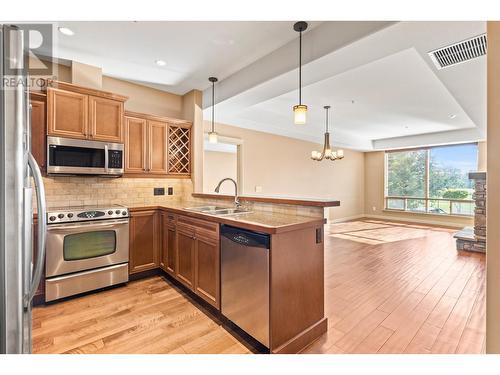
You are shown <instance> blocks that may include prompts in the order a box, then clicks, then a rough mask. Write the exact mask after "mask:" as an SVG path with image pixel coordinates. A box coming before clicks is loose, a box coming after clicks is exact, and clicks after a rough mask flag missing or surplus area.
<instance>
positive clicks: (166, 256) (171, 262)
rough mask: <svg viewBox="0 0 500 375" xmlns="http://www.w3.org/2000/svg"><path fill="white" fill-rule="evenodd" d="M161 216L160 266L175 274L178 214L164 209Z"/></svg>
mask: <svg viewBox="0 0 500 375" xmlns="http://www.w3.org/2000/svg"><path fill="white" fill-rule="evenodd" d="M160 217H161V228H162V234H161V238H162V243H161V256H160V268H161V269H162V270H163V271H165V272H167V273H168V274H170V275H172V276H175V274H176V270H177V265H176V263H177V230H176V228H175V225H176V223H175V222H176V216H175V215H173V214H170V213H166V212H164V211H162V212H161V213H160Z"/></svg>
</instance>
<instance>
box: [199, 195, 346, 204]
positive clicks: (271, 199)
mask: <svg viewBox="0 0 500 375" xmlns="http://www.w3.org/2000/svg"><path fill="white" fill-rule="evenodd" d="M191 195H192V196H193V197H194V198H206V199H224V200H229V201H231V200H234V195H226V194H214V193H193V194H191ZM238 198H239V199H240V201H248V202H263V203H277V204H289V205H297V206H310V207H338V206H340V201H339V200H337V199H333V198H301V197H286V196H264V195H240V196H238Z"/></svg>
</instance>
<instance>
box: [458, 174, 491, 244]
mask: <svg viewBox="0 0 500 375" xmlns="http://www.w3.org/2000/svg"><path fill="white" fill-rule="evenodd" d="M469 178H470V179H471V180H474V195H473V198H474V200H475V203H476V208H475V209H474V227H473V228H471V227H466V228H464V229H462V230H461V231H460V232H458V233H457V234H455V238H456V239H457V250H466V251H476V252H480V253H485V252H486V172H471V173H469Z"/></svg>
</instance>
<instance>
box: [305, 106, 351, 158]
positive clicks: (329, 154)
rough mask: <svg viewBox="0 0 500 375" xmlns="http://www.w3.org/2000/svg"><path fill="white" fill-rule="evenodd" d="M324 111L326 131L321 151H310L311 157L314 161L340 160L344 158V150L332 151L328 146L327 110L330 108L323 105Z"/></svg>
mask: <svg viewBox="0 0 500 375" xmlns="http://www.w3.org/2000/svg"><path fill="white" fill-rule="evenodd" d="M323 108H324V109H325V112H326V132H325V143H324V145H323V152H319V151H313V152H311V159H313V160H316V161H321V160H323V159H328V160H331V161H334V160H340V159H343V158H344V150H337V151H333V150H332V148H331V147H330V133H329V132H328V111H329V110H330V106H329V105H325V106H324V107H323Z"/></svg>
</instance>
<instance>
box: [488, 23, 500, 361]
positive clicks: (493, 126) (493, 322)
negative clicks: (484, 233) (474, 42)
mask: <svg viewBox="0 0 500 375" xmlns="http://www.w3.org/2000/svg"><path fill="white" fill-rule="evenodd" d="M487 32H488V60H487V61H488V150H487V153H488V162H487V163H488V176H487V191H488V203H487V205H488V209H487V212H486V215H487V216H486V221H487V223H488V224H487V225H488V229H487V230H488V238H487V246H486V247H487V250H486V251H487V254H486V269H487V271H486V285H487V288H486V352H487V353H497V354H498V353H500V236H499V235H498V232H497V231H498V230H499V228H500V210H498V207H500V162H499V158H498V150H500V106H499V105H498V103H500V22H488V26H487Z"/></svg>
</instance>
